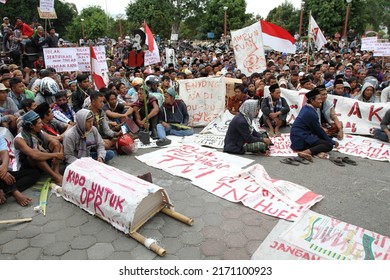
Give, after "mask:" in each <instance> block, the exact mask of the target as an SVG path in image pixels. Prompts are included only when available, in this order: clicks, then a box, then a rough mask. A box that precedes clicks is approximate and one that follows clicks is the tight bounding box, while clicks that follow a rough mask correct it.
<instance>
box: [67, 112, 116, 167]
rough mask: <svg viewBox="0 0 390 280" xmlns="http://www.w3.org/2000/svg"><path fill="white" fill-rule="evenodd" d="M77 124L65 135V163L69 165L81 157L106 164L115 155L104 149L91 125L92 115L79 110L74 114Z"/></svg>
mask: <svg viewBox="0 0 390 280" xmlns="http://www.w3.org/2000/svg"><path fill="white" fill-rule="evenodd" d="M76 119H77V124H76V125H75V126H73V127H72V128H71V129H69V130H68V131H67V132H66V133H65V137H64V153H65V160H66V163H68V164H71V163H72V162H74V161H75V160H77V159H79V158H82V157H92V158H93V159H95V160H97V161H99V162H106V163H107V162H108V161H110V160H111V159H112V158H113V157H114V156H115V153H114V152H113V151H112V150H107V151H106V149H105V147H104V146H105V145H104V141H103V139H102V137H101V136H100V134H99V131H98V130H97V128H96V127H95V126H94V125H93V121H94V114H93V113H92V112H91V111H90V110H87V109H81V110H79V111H78V112H77V114H76Z"/></svg>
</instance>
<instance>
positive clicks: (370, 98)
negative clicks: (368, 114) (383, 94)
mask: <svg viewBox="0 0 390 280" xmlns="http://www.w3.org/2000/svg"><path fill="white" fill-rule="evenodd" d="M375 98H376V94H375V87H374V86H373V85H372V84H371V83H370V82H365V83H364V85H363V87H362V90H361V91H360V93H359V94H358V95H356V96H355V99H356V100H359V101H362V102H366V103H375Z"/></svg>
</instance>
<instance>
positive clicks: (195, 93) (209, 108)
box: [179, 77, 226, 126]
mask: <svg viewBox="0 0 390 280" xmlns="http://www.w3.org/2000/svg"><path fill="white" fill-rule="evenodd" d="M179 87H180V89H179V91H180V97H181V98H182V99H183V101H184V102H185V103H186V105H187V111H188V114H189V116H190V120H189V125H190V126H205V125H207V124H208V123H209V122H211V121H212V120H214V119H215V118H216V117H217V116H218V115H219V113H220V112H222V111H223V110H224V108H225V94H226V87H225V81H224V77H207V78H198V79H189V80H179Z"/></svg>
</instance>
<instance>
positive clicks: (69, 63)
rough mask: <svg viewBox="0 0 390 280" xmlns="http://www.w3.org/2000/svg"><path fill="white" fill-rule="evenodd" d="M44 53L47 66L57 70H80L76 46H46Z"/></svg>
mask: <svg viewBox="0 0 390 280" xmlns="http://www.w3.org/2000/svg"><path fill="white" fill-rule="evenodd" d="M43 55H44V59H45V65H46V68H50V67H52V68H54V69H55V70H56V71H57V72H72V71H78V70H79V67H78V59H77V51H76V48H44V49H43Z"/></svg>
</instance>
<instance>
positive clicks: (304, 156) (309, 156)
mask: <svg viewBox="0 0 390 280" xmlns="http://www.w3.org/2000/svg"><path fill="white" fill-rule="evenodd" d="M298 156H299V157H300V158H304V159H306V160H308V161H310V162H313V157H312V156H311V155H309V154H306V153H302V152H298Z"/></svg>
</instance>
